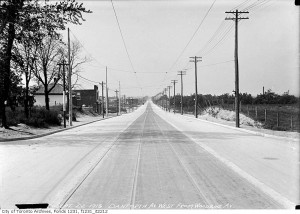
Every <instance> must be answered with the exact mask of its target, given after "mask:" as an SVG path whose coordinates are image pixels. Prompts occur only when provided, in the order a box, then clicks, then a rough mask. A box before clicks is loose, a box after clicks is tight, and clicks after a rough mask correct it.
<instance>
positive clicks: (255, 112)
mask: <svg viewBox="0 0 300 214" xmlns="http://www.w3.org/2000/svg"><path fill="white" fill-rule="evenodd" d="M255 118H256V119H257V106H255Z"/></svg>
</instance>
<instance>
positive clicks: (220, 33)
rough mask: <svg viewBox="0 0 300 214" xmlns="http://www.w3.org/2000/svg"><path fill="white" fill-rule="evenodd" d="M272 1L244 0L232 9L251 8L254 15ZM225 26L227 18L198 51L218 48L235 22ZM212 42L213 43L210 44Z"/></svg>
mask: <svg viewBox="0 0 300 214" xmlns="http://www.w3.org/2000/svg"><path fill="white" fill-rule="evenodd" d="M270 1H272V0H263V1H260V0H257V1H256V2H252V3H251V0H246V1H244V2H242V3H241V4H239V5H237V6H236V7H234V8H232V9H231V11H233V10H235V9H239V10H241V11H246V10H249V11H252V15H253V14H254V13H253V12H254V11H257V10H259V9H262V8H263V6H264V5H265V4H267V3H269V2H270ZM249 3H250V4H249ZM247 4H248V5H247ZM243 7H245V8H243ZM225 26H226V25H225V20H223V21H222V22H221V23H220V25H219V27H218V28H217V29H216V31H215V32H214V33H213V35H212V37H211V38H210V39H209V40H208V41H207V43H205V45H204V46H203V48H202V49H200V51H198V53H201V52H202V53H203V56H207V55H208V54H210V53H212V52H213V51H214V50H216V48H217V47H218V46H220V45H221V44H222V42H224V41H225V40H226V39H227V38H228V35H229V33H230V31H231V29H232V28H233V26H234V24H233V23H231V24H230V25H227V27H225ZM214 40H217V41H215V42H213V41H214ZM211 43H213V44H212V45H210V44H211ZM209 45H210V46H209ZM209 47H210V48H209ZM205 48H206V50H205ZM231 61H233V60H229V61H225V62H220V63H214V64H211V65H215V64H216V65H217V64H221V63H228V62H231ZM175 63H177V62H176V61H175ZM187 64H188V63H187ZM204 66H210V65H204ZM204 66H200V67H204ZM186 67H187V65H185V66H184V68H186ZM165 79H166V75H165V78H164V80H163V82H165Z"/></svg>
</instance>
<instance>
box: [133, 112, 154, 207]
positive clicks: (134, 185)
mask: <svg viewBox="0 0 300 214" xmlns="http://www.w3.org/2000/svg"><path fill="white" fill-rule="evenodd" d="M147 108H148V107H147ZM146 111H147V112H146V115H145V119H144V122H143V128H142V134H141V137H140V143H139V148H138V156H137V162H136V167H135V172H134V179H133V188H132V192H131V199H130V209H134V204H135V197H136V188H137V179H138V170H139V167H140V159H141V148H142V138H143V136H144V130H145V123H146V119H147V117H148V114H149V110H147V109H146Z"/></svg>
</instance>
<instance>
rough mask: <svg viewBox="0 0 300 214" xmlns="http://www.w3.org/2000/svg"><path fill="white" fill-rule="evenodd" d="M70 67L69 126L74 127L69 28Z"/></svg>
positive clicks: (69, 52)
mask: <svg viewBox="0 0 300 214" xmlns="http://www.w3.org/2000/svg"><path fill="white" fill-rule="evenodd" d="M68 61H69V63H68V65H69V75H68V80H69V81H68V85H69V125H70V126H72V119H73V112H72V110H73V100H72V67H71V47H70V28H68Z"/></svg>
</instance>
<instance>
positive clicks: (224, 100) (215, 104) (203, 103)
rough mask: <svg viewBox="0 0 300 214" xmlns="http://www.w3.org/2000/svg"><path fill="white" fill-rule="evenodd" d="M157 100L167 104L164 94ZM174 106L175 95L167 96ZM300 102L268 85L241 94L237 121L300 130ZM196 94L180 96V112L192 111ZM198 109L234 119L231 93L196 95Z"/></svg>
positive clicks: (233, 103)
mask: <svg viewBox="0 0 300 214" xmlns="http://www.w3.org/2000/svg"><path fill="white" fill-rule="evenodd" d="M154 102H156V103H157V104H159V105H160V106H163V107H165V108H166V107H167V108H169V102H168V98H167V96H161V97H160V98H159V99H157V100H154ZM180 102H181V96H180V95H179V94H178V95H176V96H175V105H176V108H175V109H176V112H178V113H180V111H181V110H180V106H181V103H180ZM170 103H171V106H170V108H171V109H173V103H174V97H171V99H170ZM299 105H300V102H299V97H296V96H294V95H290V94H289V92H285V93H283V94H282V95H279V94H276V93H275V92H273V91H271V90H270V89H269V90H267V91H266V92H265V93H264V94H259V95H257V96H255V97H254V96H252V95H251V94H247V93H241V94H240V106H239V107H240V112H241V115H240V122H241V124H247V125H250V126H255V127H261V128H265V129H272V130H278V131H297V132H300V124H299V119H300V117H299V116H300V106H299ZM194 110H195V95H190V96H183V112H184V113H187V114H194ZM198 112H199V114H200V115H211V116H212V117H216V118H219V119H223V120H227V121H235V97H234V95H232V94H228V93H226V94H222V95H211V94H206V95H202V94H200V95H198Z"/></svg>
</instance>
